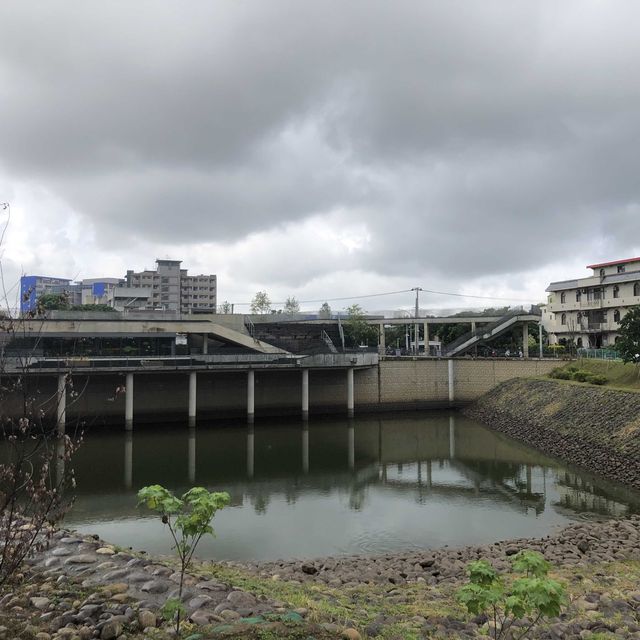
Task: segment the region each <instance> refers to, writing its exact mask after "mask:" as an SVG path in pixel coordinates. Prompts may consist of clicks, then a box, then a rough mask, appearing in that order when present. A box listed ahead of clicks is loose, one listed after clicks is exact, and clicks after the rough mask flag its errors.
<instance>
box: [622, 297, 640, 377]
mask: <svg viewBox="0 0 640 640" xmlns="http://www.w3.org/2000/svg"><path fill="white" fill-rule="evenodd" d="M619 334H620V335H619V336H618V338H617V340H616V351H617V352H618V355H619V356H620V357H621V358H622V360H623V361H624V362H635V363H636V364H638V365H640V306H637V307H631V309H629V311H627V313H626V315H625V316H624V318H622V320H620V329H619Z"/></svg>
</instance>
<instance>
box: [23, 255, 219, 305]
mask: <svg viewBox="0 0 640 640" xmlns="http://www.w3.org/2000/svg"><path fill="white" fill-rule="evenodd" d="M156 265H157V268H156V269H155V270H148V271H141V272H138V273H136V272H134V271H127V275H126V276H125V277H124V278H86V279H84V280H81V281H79V282H73V281H71V280H70V279H67V278H52V277H49V276H23V277H22V278H21V279H20V293H21V298H20V311H21V313H23V314H25V313H28V312H29V311H32V310H34V309H35V308H36V301H37V299H38V298H39V297H40V296H42V295H43V294H46V293H54V294H62V293H64V294H65V295H66V296H67V299H68V301H69V304H70V305H72V306H75V305H97V304H101V305H107V306H109V307H113V308H114V309H116V310H117V311H128V310H132V309H165V310H172V311H180V312H182V313H194V312H196V313H197V312H201V313H215V310H216V295H217V291H216V284H217V283H216V276H215V275H198V276H190V275H189V274H188V272H187V270H186V269H181V267H180V265H181V261H180V260H156Z"/></svg>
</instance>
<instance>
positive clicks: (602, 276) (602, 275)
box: [600, 269, 604, 278]
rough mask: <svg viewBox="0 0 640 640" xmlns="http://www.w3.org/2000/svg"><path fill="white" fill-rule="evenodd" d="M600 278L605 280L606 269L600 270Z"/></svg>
mask: <svg viewBox="0 0 640 640" xmlns="http://www.w3.org/2000/svg"><path fill="white" fill-rule="evenodd" d="M600 277H601V278H604V269H600Z"/></svg>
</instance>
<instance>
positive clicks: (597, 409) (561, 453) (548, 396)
mask: <svg viewBox="0 0 640 640" xmlns="http://www.w3.org/2000/svg"><path fill="white" fill-rule="evenodd" d="M464 413H465V415H467V416H469V417H471V418H474V419H476V420H479V421H481V422H483V423H485V424H486V425H488V426H489V427H490V428H491V429H493V430H495V431H499V432H501V433H504V434H506V435H508V436H510V437H512V438H514V439H516V440H519V441H520V442H524V443H526V444H528V445H530V446H532V447H535V448H536V449H538V450H540V451H542V452H544V453H546V454H549V455H551V456H554V457H556V458H559V459H561V460H563V461H564V462H566V463H569V464H573V465H576V466H580V467H582V468H584V469H587V470H588V471H591V472H592V473H595V474H597V475H600V476H602V477H604V478H606V479H607V480H610V481H614V482H619V483H622V484H625V485H627V486H629V487H632V488H634V489H640V393H634V392H626V391H617V390H613V389H603V388H599V387H592V386H587V385H577V384H570V383H563V382H559V381H556V380H527V379H518V378H514V379H513V380H509V381H507V382H504V383H502V384H501V385H499V386H498V387H496V388H495V389H493V390H492V391H490V392H489V393H487V394H486V395H485V396H483V397H482V398H480V399H479V400H478V401H477V402H475V403H474V404H473V405H471V406H470V407H467V408H466V409H465V410H464Z"/></svg>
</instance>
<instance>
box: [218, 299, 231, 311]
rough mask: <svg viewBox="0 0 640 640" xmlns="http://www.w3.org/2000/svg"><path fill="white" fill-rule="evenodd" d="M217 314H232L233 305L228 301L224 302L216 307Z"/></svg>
mask: <svg viewBox="0 0 640 640" xmlns="http://www.w3.org/2000/svg"><path fill="white" fill-rule="evenodd" d="M218 313H233V305H232V304H231V303H230V302H229V301H228V300H225V301H224V302H223V303H222V304H221V305H219V306H218Z"/></svg>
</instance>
